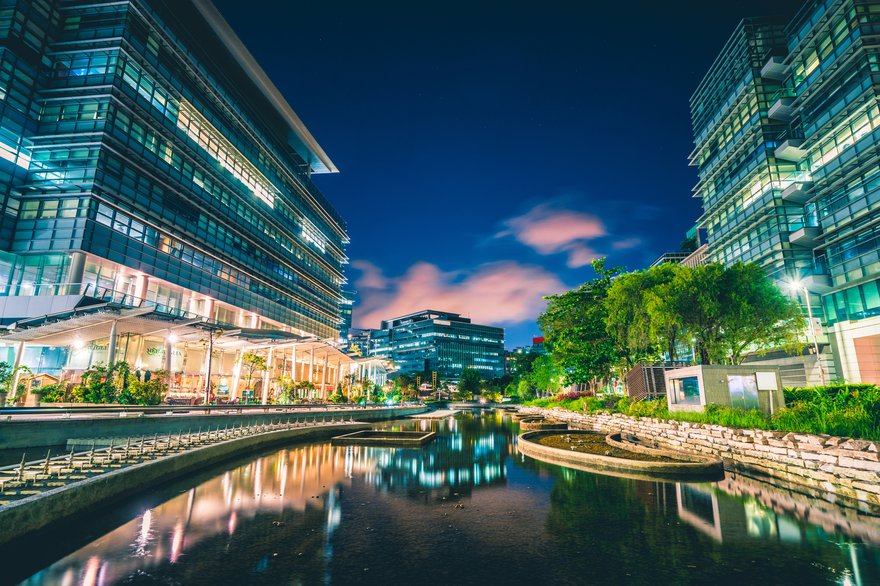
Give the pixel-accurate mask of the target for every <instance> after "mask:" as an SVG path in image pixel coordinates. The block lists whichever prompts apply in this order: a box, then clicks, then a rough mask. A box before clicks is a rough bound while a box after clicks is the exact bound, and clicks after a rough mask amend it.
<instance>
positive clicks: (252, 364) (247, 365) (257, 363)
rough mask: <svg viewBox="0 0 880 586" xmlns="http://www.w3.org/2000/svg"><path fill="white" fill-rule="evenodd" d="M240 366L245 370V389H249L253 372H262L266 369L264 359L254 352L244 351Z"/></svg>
mask: <svg viewBox="0 0 880 586" xmlns="http://www.w3.org/2000/svg"><path fill="white" fill-rule="evenodd" d="M241 366H242V368H244V369H246V370H247V378H246V379H245V380H246V382H245V385H244V388H245V390H246V391H250V390H251V381H253V379H254V373H256V372H262V371H263V370H265V369H266V359H265V358H264V357H263V356H260V355H259V354H257V353H256V352H245V353H244V355H243V356H242V357H241Z"/></svg>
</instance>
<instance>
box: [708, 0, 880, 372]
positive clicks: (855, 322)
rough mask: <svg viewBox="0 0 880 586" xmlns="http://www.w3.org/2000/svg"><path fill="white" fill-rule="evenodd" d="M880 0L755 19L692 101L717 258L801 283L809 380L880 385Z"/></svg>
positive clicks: (842, 1) (826, 3)
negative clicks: (813, 349) (813, 341)
mask: <svg viewBox="0 0 880 586" xmlns="http://www.w3.org/2000/svg"><path fill="white" fill-rule="evenodd" d="M878 10H880V8H878V5H876V4H873V3H869V2H862V1H858V0H810V1H809V2H807V3H806V4H805V5H804V6H803V8H802V9H801V10H800V11H799V13H798V14H796V15H795V16H794V17H793V18H792V19H791V20H789V21H787V22H786V21H782V20H774V19H746V20H744V21H743V22H742V23H741V24H740V25H739V26H738V27H737V28H736V30H735V31H734V33H733V35H732V36H731V38H730V40H729V41H728V42H727V44H726V45H725V46H724V49H723V50H722V52H721V54H720V55H719V56H718V58H717V60H716V61H715V63H714V65H713V66H712V68H711V69H710V70H709V72H708V74H707V75H706V77H705V79H704V80H703V82H702V83H701V84H700V86H699V87H698V89H697V91H696V93H695V94H694V96H693V98H692V99H691V113H692V119H693V130H694V137H695V143H696V148H695V150H694V152H693V155H692V161H693V164H694V165H696V166H697V167H698V170H699V177H700V179H699V183H698V184H697V187H696V195H697V196H698V197H700V198H702V202H703V210H704V213H703V216H702V218H701V225H702V226H703V227H704V228H706V230H707V233H708V259H709V260H710V261H719V262H725V263H731V262H734V261H738V260H739V261H753V262H756V263H759V264H760V265H762V266H763V267H764V268H765V269H766V271H767V273H768V275H769V276H770V277H771V278H772V279H773V280H775V281H776V282H777V283H779V284H780V285H781V286H783V287H784V286H786V283H790V282H792V281H794V282H796V283H797V284H798V285H799V287H798V288H797V290H799V291H803V288H806V291H807V294H806V295H804V294H801V295H799V297H798V298H799V300H800V302H801V303H803V304H805V309H806V304H807V303H808V304H809V306H810V309H811V310H812V314H813V315H814V316H815V318H816V319H815V320H814V322H813V324H812V328H811V329H812V333H811V334H810V337H813V336H815V337H816V338H817V340H818V343H819V346H820V348H821V351H820V356H821V358H822V360H821V363H820V364H819V365H817V364H816V363H815V359H814V358H812V357H809V358H808V359H807V361H806V372H805V377H806V379H807V380H808V381H809V382H820V381H821V380H822V379H825V380H833V379H835V378H840V379H844V380H847V381H852V382H856V381H863V382H880V360H878V355H880V282H878V280H880V241H878V235H880V228H876V227H875V226H876V224H877V222H878V220H880V211H878V206H877V202H878V201H880V166H878V154H880V151H878V148H877V140H878V135H880V131H878V130H877V127H878V124H880V110H878V104H877V84H878V79H880V78H878V75H880V55H878V48H880V47H878V36H877V34H878V32H880V12H878Z"/></svg>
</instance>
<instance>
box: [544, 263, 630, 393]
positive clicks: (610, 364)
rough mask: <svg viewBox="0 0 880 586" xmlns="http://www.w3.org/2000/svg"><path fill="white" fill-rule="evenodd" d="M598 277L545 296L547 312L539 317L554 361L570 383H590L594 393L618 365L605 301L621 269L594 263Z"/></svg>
mask: <svg viewBox="0 0 880 586" xmlns="http://www.w3.org/2000/svg"><path fill="white" fill-rule="evenodd" d="M593 271H594V272H595V273H596V277H595V278H594V279H593V280H592V281H589V282H587V283H584V284H583V285H581V286H580V287H578V288H577V289H574V290H573V291H568V292H566V293H562V294H561V295H551V296H549V297H546V299H547V309H546V310H545V311H544V313H542V314H541V315H540V316H539V317H538V325H539V326H541V331H543V332H544V339H545V343H546V345H547V346H548V348H549V349H550V353H551V355H552V357H553V361H554V362H555V363H556V365H557V366H559V368H560V369H562V371H563V373H564V376H565V382H566V383H567V384H583V383H588V384H589V385H590V388H591V389H593V390H594V391H595V390H596V389H597V388H598V387H599V386H601V384H602V382H603V381H605V380H607V379H608V378H610V377H611V375H612V373H613V370H614V368H615V366H617V364H618V363H619V359H620V355H619V353H618V352H617V349H616V344H615V341H614V339H613V338H612V337H611V336H610V335H609V333H608V330H607V328H606V319H607V315H608V312H607V308H606V306H605V299H606V298H607V296H608V290H609V288H610V287H611V281H612V279H613V278H614V276H616V275H617V274H618V273H620V269H619V268H610V269H606V268H605V259H598V260H594V261H593Z"/></svg>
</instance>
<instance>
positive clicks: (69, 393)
mask: <svg viewBox="0 0 880 586" xmlns="http://www.w3.org/2000/svg"><path fill="white" fill-rule="evenodd" d="M40 395H41V396H40V402H42V403H72V402H73V387H71V386H70V385H69V384H67V383H54V384H51V385H44V386H42V387H40Z"/></svg>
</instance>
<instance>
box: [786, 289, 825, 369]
mask: <svg viewBox="0 0 880 586" xmlns="http://www.w3.org/2000/svg"><path fill="white" fill-rule="evenodd" d="M787 285H788V288H789V289H790V290H791V292H792V293H794V295H795V297H797V296H798V294H799V293H800V292H801V291H803V292H804V303H805V304H806V306H807V319H808V320H809V324H810V337H811V338H813V350H814V351H815V352H816V362H817V363H818V364H819V380H820V381H821V383H822V385H823V386H824V385H825V384H827V383H826V381H825V367H824V366H822V358H821V357H820V356H819V338H818V336H816V328H815V326H814V325H813V307H812V304H811V303H810V292H809V291H807V287H806V285H804V282H803V281H801V280H800V279H790V280H789V281H788V282H787Z"/></svg>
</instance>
